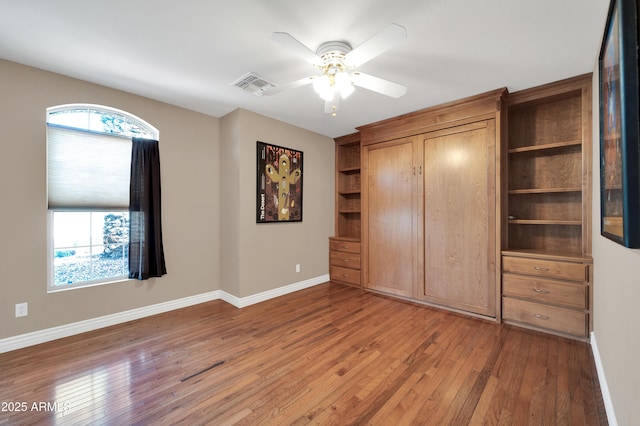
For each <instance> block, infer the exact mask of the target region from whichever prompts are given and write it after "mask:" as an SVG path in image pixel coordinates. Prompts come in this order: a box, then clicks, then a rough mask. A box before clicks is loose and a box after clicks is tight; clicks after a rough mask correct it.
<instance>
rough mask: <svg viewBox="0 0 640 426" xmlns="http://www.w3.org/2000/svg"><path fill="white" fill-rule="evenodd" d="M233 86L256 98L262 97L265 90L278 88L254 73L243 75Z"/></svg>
mask: <svg viewBox="0 0 640 426" xmlns="http://www.w3.org/2000/svg"><path fill="white" fill-rule="evenodd" d="M231 85H232V86H236V87H239V88H241V89H242V90H246V91H247V92H249V93H252V94H254V95H256V96H262V93H264V91H265V90H267V89H270V88H272V87H276V85H275V84H273V83H271V82H270V81H268V80H266V79H264V78H262V77H260V76H259V75H257V74H254V73H252V72H250V73H247V74H245V75H243V76H242V77H240V78H239V79H238V80H236V81H234V82H233V83H231Z"/></svg>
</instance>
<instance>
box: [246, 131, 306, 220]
mask: <svg viewBox="0 0 640 426" xmlns="http://www.w3.org/2000/svg"><path fill="white" fill-rule="evenodd" d="M257 148H258V149H257V158H258V170H257V176H258V182H257V188H258V190H257V200H256V201H257V202H256V222H257V223H270V222H301V221H302V160H303V158H302V154H303V153H302V151H297V150H295V149H291V148H284V147H282V146H278V145H271V144H268V143H265V142H260V141H258V142H257Z"/></svg>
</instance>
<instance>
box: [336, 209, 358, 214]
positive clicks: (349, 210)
mask: <svg viewBox="0 0 640 426" xmlns="http://www.w3.org/2000/svg"><path fill="white" fill-rule="evenodd" d="M338 213H347V214H353V213H360V209H339V210H338Z"/></svg>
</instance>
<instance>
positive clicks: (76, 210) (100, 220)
mask: <svg viewBox="0 0 640 426" xmlns="http://www.w3.org/2000/svg"><path fill="white" fill-rule="evenodd" d="M132 137H140V138H147V139H155V140H157V139H158V137H159V132H158V130H157V129H156V128H155V127H153V126H151V125H150V124H149V123H147V122H145V121H144V120H142V119H140V118H139V117H136V116H134V115H132V114H130V113H128V112H125V111H121V110H118V109H115V108H110V107H106V106H100V105H89V104H72V105H60V106H56V107H51V108H48V109H47V197H48V208H49V226H50V233H49V235H50V238H49V242H50V243H49V246H50V250H49V252H50V256H49V259H50V262H49V264H50V267H49V271H50V273H49V284H48V288H49V290H60V289H66V288H72V287H82V286H87V285H95V284H101V283H106V282H114V281H119V280H124V279H127V278H128V275H129V271H128V240H129V229H128V228H129V227H128V221H129V211H128V208H129V177H130V170H131V138H132Z"/></svg>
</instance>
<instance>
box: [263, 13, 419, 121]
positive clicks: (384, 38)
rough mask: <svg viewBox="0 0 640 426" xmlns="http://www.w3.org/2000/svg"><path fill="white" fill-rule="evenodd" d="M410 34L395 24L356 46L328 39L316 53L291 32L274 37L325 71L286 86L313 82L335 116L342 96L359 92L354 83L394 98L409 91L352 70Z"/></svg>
mask: <svg viewBox="0 0 640 426" xmlns="http://www.w3.org/2000/svg"><path fill="white" fill-rule="evenodd" d="M406 37H407V32H406V30H405V29H404V27H402V26H400V25H397V24H391V25H389V26H387V27H386V28H385V29H383V30H382V31H380V32H379V33H377V34H375V35H374V36H373V37H371V38H370V39H368V40H367V41H365V42H364V43H362V44H361V45H360V46H358V47H356V48H355V49H352V48H351V45H350V44H349V43H347V42H344V41H328V42H326V43H322V44H321V45H320V47H319V48H318V49H317V50H316V52H313V51H312V50H311V49H309V48H308V47H306V46H305V45H304V44H302V43H300V42H299V41H298V40H296V39H295V38H294V37H293V36H291V35H290V34H288V33H283V32H276V33H273V34H272V36H271V38H272V40H274V41H275V42H277V43H278V44H280V45H281V46H283V47H285V48H287V49H289V50H290V51H292V52H293V53H294V54H296V55H297V56H299V57H301V58H302V59H304V60H306V61H307V62H309V63H310V64H311V65H313V66H315V67H317V68H319V69H320V70H321V71H322V75H319V76H311V77H307V78H305V79H302V80H298V81H296V82H293V83H289V84H287V85H284V86H283V88H293V87H299V86H302V85H304V84H309V83H312V84H313V89H314V90H315V91H316V93H317V94H318V95H319V96H320V98H321V99H323V100H324V101H325V108H324V110H325V112H326V113H328V114H331V115H333V116H335V115H336V112H337V110H338V106H339V101H340V99H346V98H347V97H349V95H351V94H352V93H353V92H354V91H355V87H354V86H359V87H362V88H364V89H368V90H371V91H373V92H378V93H381V94H383V95H386V96H390V97H393V98H398V97H400V96H402V95H404V94H405V93H406V92H407V89H406V87H404V86H402V85H400V84H397V83H393V82H391V81H388V80H383V79H381V78H378V77H374V76H371V75H367V74H363V73H361V72H351V73H350V71H351V70H353V69H355V68H357V67H358V66H360V65H362V64H363V63H365V62H367V61H369V60H370V59H372V58H374V57H376V56H378V55H380V54H381V53H382V52H384V51H386V50H388V49H390V48H391V47H393V46H395V45H397V44H398V43H400V42H401V41H403V40H404V39H406ZM270 91H272V93H271V94H275V93H280V92H281V91H282V89H281V90H277V91H273V90H267V91H266V93H265V94H269V92H270Z"/></svg>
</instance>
